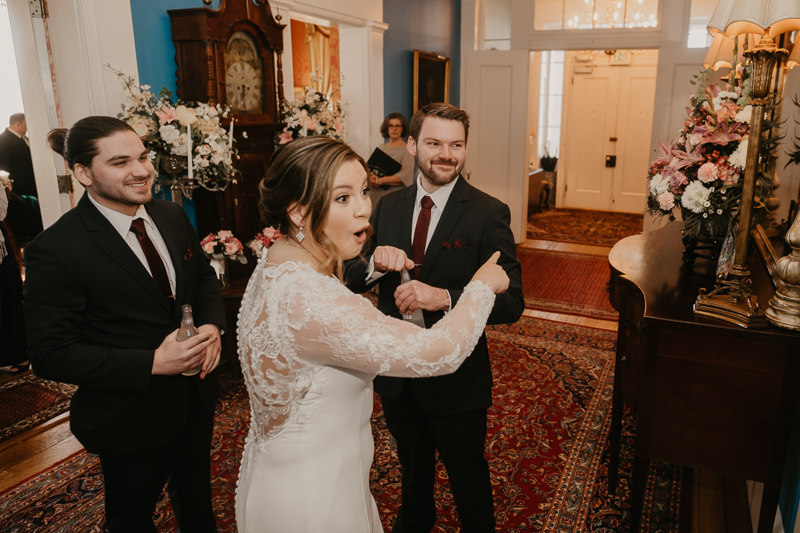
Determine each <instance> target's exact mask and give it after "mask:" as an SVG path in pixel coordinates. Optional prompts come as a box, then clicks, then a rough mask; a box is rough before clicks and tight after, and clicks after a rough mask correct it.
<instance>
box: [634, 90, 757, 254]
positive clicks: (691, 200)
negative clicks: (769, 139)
mask: <svg viewBox="0 0 800 533" xmlns="http://www.w3.org/2000/svg"><path fill="white" fill-rule="evenodd" d="M696 79H700V78H699V77H696ZM699 85H700V87H699V90H698V92H697V94H696V95H694V96H692V97H691V100H690V101H691V107H687V108H686V111H687V114H688V117H687V119H686V121H685V122H684V124H683V128H682V129H681V131H680V133H679V135H678V138H677V139H675V140H673V141H672V142H671V143H670V145H669V146H666V145H664V144H663V143H659V147H660V151H661V154H660V156H659V157H657V158H656V159H655V160H654V161H653V162H652V163H651V165H650V170H649V172H648V180H649V187H648V197H647V211H648V213H650V214H653V215H657V216H669V217H670V219H673V218H674V214H673V211H674V210H675V209H676V208H678V209H680V210H681V211H682V214H683V219H684V233H685V234H686V235H688V236H690V237H694V238H699V237H706V238H711V239H718V238H719V239H721V238H723V237H724V236H725V234H726V232H727V230H728V228H729V226H730V224H731V222H732V221H733V220H735V218H736V214H737V212H738V206H739V202H740V199H741V196H742V181H743V179H742V178H743V176H744V170H745V160H746V158H747V146H748V142H749V141H748V139H749V133H750V118H751V112H752V106H750V105H748V103H749V101H750V97H749V91H745V92H742V89H741V87H738V86H737V87H735V88H733V89H731V88H730V86H728V87H727V88H726V90H722V89H721V88H720V87H718V86H716V85H708V86H705V83H704V82H703V80H702V79H700V84H699ZM745 87H747V85H745ZM758 179H759V182H758V185H757V187H756V202H757V203H758V200H759V197H765V196H767V195H769V194H770V192H771V190H772V183H771V180H770V178H769V177H768V176H767V175H766V174H764V173H760V174H759V176H758Z"/></svg>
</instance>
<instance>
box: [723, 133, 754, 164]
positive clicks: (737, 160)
mask: <svg viewBox="0 0 800 533" xmlns="http://www.w3.org/2000/svg"><path fill="white" fill-rule="evenodd" d="M749 142H750V139H749V138H747V137H746V138H745V139H744V140H742V141H741V142H740V143H739V146H737V147H736V150H735V151H734V152H733V153H732V154H731V156H730V157H729V158H728V163H730V164H731V165H733V166H734V167H735V168H740V169H742V170H744V164H745V161H746V160H747V145H748V143H749Z"/></svg>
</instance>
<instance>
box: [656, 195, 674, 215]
mask: <svg viewBox="0 0 800 533" xmlns="http://www.w3.org/2000/svg"><path fill="white" fill-rule="evenodd" d="M656 201H657V202H658V206H659V207H660V208H661V209H662V210H664V211H672V208H673V207H675V196H673V195H672V193H671V192H662V193H661V194H659V195H658V196H656Z"/></svg>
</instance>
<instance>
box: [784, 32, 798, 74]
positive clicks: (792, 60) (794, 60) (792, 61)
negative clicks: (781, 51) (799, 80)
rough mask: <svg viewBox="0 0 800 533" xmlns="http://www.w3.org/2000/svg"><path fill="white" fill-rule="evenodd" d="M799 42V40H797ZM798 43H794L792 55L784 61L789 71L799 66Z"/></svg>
mask: <svg viewBox="0 0 800 533" xmlns="http://www.w3.org/2000/svg"><path fill="white" fill-rule="evenodd" d="M798 41H800V39H798ZM799 45H800V42H795V43H794V46H793V47H792V53H790V54H789V58H788V59H787V60H786V66H787V67H789V69H793V68H794V67H796V66H797V65H800V46H799Z"/></svg>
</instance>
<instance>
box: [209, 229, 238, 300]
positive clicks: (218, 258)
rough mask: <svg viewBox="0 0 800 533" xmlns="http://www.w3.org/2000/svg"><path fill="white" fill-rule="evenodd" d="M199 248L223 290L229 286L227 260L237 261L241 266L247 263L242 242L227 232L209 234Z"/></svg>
mask: <svg viewBox="0 0 800 533" xmlns="http://www.w3.org/2000/svg"><path fill="white" fill-rule="evenodd" d="M200 247H201V248H203V252H204V253H205V254H206V257H208V258H209V259H210V262H211V266H212V267H213V268H214V271H216V273H217V277H218V278H219V280H220V283H222V288H223V289H224V288H226V287H228V286H229V285H230V283H229V280H228V259H232V260H234V261H239V262H240V263H242V264H245V263H247V258H246V257H245V256H244V246H242V242H241V241H240V240H239V239H237V238H236V237H234V236H233V233H231V232H230V231H228V230H221V231H219V232H218V233H209V234H208V236H207V237H206V238H205V239H203V240H202V241H200Z"/></svg>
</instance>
